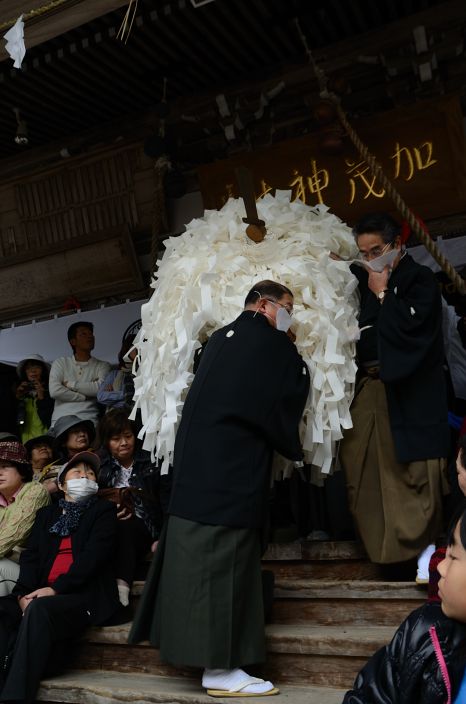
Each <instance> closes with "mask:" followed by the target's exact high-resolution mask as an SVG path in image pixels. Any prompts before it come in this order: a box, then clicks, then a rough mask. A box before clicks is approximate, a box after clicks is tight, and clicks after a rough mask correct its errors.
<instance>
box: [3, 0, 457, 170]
mask: <svg viewBox="0 0 466 704" xmlns="http://www.w3.org/2000/svg"><path fill="white" fill-rule="evenodd" d="M198 2H199V0H198ZM24 4H25V3H24V2H22V3H21V5H22V6H23V7H24ZM26 4H27V3H26ZM44 4H45V1H44V0H43V1H42V2H40V0H30V2H29V5H30V6H31V8H32V7H33V6H35V7H37V6H39V5H44ZM126 4H127V3H126ZM18 5H19V3H18V2H17V0H2V9H1V11H0V21H1V20H5V19H6V18H10V17H11V12H12V11H13V9H14V8H15V7H16V6H18ZM123 5H125V3H124V2H123V1H122V0H120V1H118V0H92V2H90V1H89V0H86V1H85V2H82V0H67V2H66V3H65V4H64V6H63V7H62V9H61V10H60V8H57V9H56V10H55V11H54V12H52V13H50V14H47V15H44V16H41V17H40V18H38V19H37V20H31V21H28V22H27V24H26V43H27V47H28V51H27V54H26V58H25V60H24V63H23V68H22V69H21V70H16V69H14V68H12V62H11V60H9V59H5V58H4V54H1V55H0V58H4V60H3V61H2V62H0V158H2V159H4V163H5V164H6V161H5V159H8V158H9V157H10V158H11V157H13V156H15V155H17V154H20V153H21V151H22V150H23V152H24V151H25V150H26V151H28V150H31V149H33V148H35V147H44V146H45V145H50V144H54V145H56V147H57V153H58V151H59V149H60V148H62V147H65V146H68V145H69V143H70V140H71V141H72V138H73V136H74V135H78V134H88V135H90V140H91V141H92V140H93V139H94V140H95V139H96V135H99V138H100V140H102V139H104V138H105V136H106V135H108V136H109V138H110V136H111V137H112V138H114V137H116V136H119V135H120V134H121V135H122V136H124V137H133V138H134V137H137V136H139V137H140V136H143V137H144V136H147V135H148V134H149V133H150V132H151V131H152V132H153V131H154V130H155V129H157V125H158V118H157V116H160V103H161V98H162V91H163V85H164V77H165V78H166V79H167V86H166V90H167V93H166V97H167V101H168V105H169V108H170V112H169V114H168V116H167V125H168V128H169V129H170V130H171V132H172V134H173V137H174V141H175V142H176V143H177V146H178V152H179V158H180V160H181V161H184V162H186V163H187V162H189V163H193V164H195V163H199V162H202V161H206V160H207V161H208V160H209V159H211V158H216V157H218V156H224V155H227V154H228V153H231V151H234V150H235V149H239V148H244V147H245V146H255V145H256V144H261V143H267V141H269V142H270V141H274V140H278V139H283V138H286V137H290V136H295V135H297V134H302V133H304V132H306V131H308V130H311V129H313V124H312V107H313V105H315V103H316V102H317V101H318V84H317V81H316V79H315V76H314V74H313V71H312V69H311V67H310V66H309V63H308V57H307V55H306V52H305V48H304V46H303V42H302V40H301V39H300V36H299V31H298V27H297V24H296V19H298V21H299V26H300V28H301V30H302V33H303V34H304V36H305V37H306V40H307V43H308V45H309V47H310V48H311V49H312V51H313V54H314V56H315V58H316V60H317V62H318V64H319V65H321V66H322V67H323V68H325V70H326V72H327V74H328V75H329V76H330V78H331V80H332V82H333V84H336V85H337V86H339V87H342V86H343V87H344V92H345V95H344V96H343V103H344V106H345V107H346V109H347V110H348V112H349V113H350V114H352V115H361V114H371V113H373V112H377V111H380V110H384V109H388V108H391V107H393V106H396V105H402V104H406V103H409V102H412V101H413V100H418V99H422V98H424V97H432V96H435V95H439V94H443V93H448V92H457V93H459V94H460V95H461V96H462V100H463V101H466V52H465V44H466V2H465V0H377V1H376V2H374V0H212V1H211V2H208V3H206V4H204V5H203V6H201V7H197V8H195V7H194V6H193V4H192V2H191V0H139V3H138V9H137V14H136V17H135V21H134V24H133V27H132V32H131V35H130V37H129V40H128V42H127V43H126V44H125V43H122V42H120V41H119V40H117V39H116V34H117V32H118V29H119V27H120V25H121V22H122V19H123V16H124V14H125V11H126V7H124V6H123ZM91 8H93V9H91ZM99 8H100V9H99ZM109 8H119V9H113V10H112V11H110V12H106V14H102V15H101V16H96V13H97V12H98V11H100V12H105V11H106V10H107V9H109ZM7 12H9V14H7V16H5V15H6V13H7ZM86 20H88V21H86ZM83 22H84V23H83ZM76 23H81V24H79V26H76ZM417 26H421V27H424V32H425V34H424V35H423V34H422V30H420V32H421V35H420V36H419V37H418V40H417V43H416V38H415V34H414V33H413V30H414V28H415V27H417ZM63 30H66V31H63ZM61 32H62V33H61ZM3 33H4V32H3ZM43 39H45V41H43ZM423 39H425V46H424V47H423V46H422V41H423ZM38 42H40V43H38ZM33 44H35V45H34V46H32V45H33ZM429 67H430V68H429ZM219 94H222V95H223V96H224V98H225V100H224V101H223V99H222V98H216V96H218V95H219ZM14 108H18V109H19V111H20V114H21V117H22V119H24V120H25V121H26V122H27V126H28V138H29V144H28V145H27V146H26V147H19V146H18V145H16V144H15V142H14V137H15V134H16V117H15V114H14ZM465 112H466V110H465ZM125 125H126V128H125ZM125 129H126V133H124V130H125ZM128 130H129V132H131V131H132V134H129V133H128ZM138 131H139V132H138ZM0 178H1V171H0Z"/></svg>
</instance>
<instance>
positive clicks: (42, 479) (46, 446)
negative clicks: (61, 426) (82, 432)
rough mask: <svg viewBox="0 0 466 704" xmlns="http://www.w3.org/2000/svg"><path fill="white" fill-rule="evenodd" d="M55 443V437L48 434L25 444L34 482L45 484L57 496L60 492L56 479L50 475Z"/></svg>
mask: <svg viewBox="0 0 466 704" xmlns="http://www.w3.org/2000/svg"><path fill="white" fill-rule="evenodd" d="M53 442H54V440H53V437H52V436H51V435H48V434H46V435H39V436H38V437H37V438H32V439H31V440H28V441H27V442H25V443H24V447H25V448H26V452H27V456H28V460H29V462H30V463H31V468H32V479H33V481H35V482H39V483H40V484H43V486H44V487H45V488H46V489H47V491H48V492H49V493H50V494H55V493H56V492H57V491H58V486H57V482H56V479H52V478H51V477H50V475H49V473H50V470H51V462H52V457H53ZM55 476H56V475H55Z"/></svg>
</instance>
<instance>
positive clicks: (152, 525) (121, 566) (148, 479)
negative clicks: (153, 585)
mask: <svg viewBox="0 0 466 704" xmlns="http://www.w3.org/2000/svg"><path fill="white" fill-rule="evenodd" d="M99 439H100V442H101V444H102V447H101V448H100V449H99V455H100V457H101V467H100V474H99V486H100V488H101V492H105V490H107V491H108V494H109V495H110V496H111V497H112V500H114V501H116V502H117V503H118V502H121V503H120V505H119V506H118V518H119V520H118V543H117V550H116V555H115V560H116V573H117V578H118V591H119V595H120V601H121V603H122V604H123V606H127V605H128V601H129V591H130V587H131V584H132V582H133V579H134V575H135V572H136V567H137V564H138V561H139V560H141V558H142V557H144V555H145V554H146V553H147V552H148V551H149V548H150V547H151V545H153V544H154V543H155V542H156V541H157V540H158V538H159V535H160V531H161V529H162V523H163V519H164V515H165V512H166V509H167V506H168V499H169V494H170V478H169V477H168V476H167V475H164V476H161V475H160V470H159V468H158V467H157V465H156V464H154V463H153V462H152V461H151V458H150V454H149V452H146V451H145V450H141V449H138V448H137V447H136V437H135V433H134V426H133V423H132V422H131V421H130V420H129V419H128V416H127V415H126V413H125V411H124V410H123V409H113V410H111V411H109V412H108V413H106V414H105V416H104V417H103V418H102V420H101V421H100V425H99ZM103 495H105V493H104V494H103Z"/></svg>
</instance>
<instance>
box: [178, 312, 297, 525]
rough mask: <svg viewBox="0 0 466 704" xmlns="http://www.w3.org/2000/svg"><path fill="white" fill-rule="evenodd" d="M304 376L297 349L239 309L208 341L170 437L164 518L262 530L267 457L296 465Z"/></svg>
mask: <svg viewBox="0 0 466 704" xmlns="http://www.w3.org/2000/svg"><path fill="white" fill-rule="evenodd" d="M308 391H309V372H308V369H307V367H306V365H305V364H304V362H303V360H302V358H301V357H300V355H299V354H298V352H297V350H296V347H295V345H294V344H293V343H292V342H291V340H290V339H289V338H288V336H287V335H286V334H285V333H284V332H280V331H278V330H276V329H275V328H274V327H272V326H271V325H270V324H269V323H268V321H267V319H266V318H265V317H264V316H263V315H261V314H257V315H254V312H253V311H244V312H243V313H242V314H241V315H240V316H239V317H238V318H237V319H236V320H235V321H234V322H233V323H231V324H230V325H227V326H226V327H224V328H222V329H221V330H218V331H216V332H215V333H214V334H213V335H212V337H211V339H210V340H209V342H208V344H207V346H206V348H205V350H204V352H203V353H202V355H201V361H200V364H199V367H198V370H197V372H196V376H195V378H194V380H193V383H192V385H191V388H190V390H189V393H188V395H187V397H186V401H185V404H184V408H183V414H182V418H181V423H180V427H179V429H178V433H177V436H176V442H175V452H174V472H173V483H172V493H171V501H170V505H169V510H168V512H169V513H170V514H172V515H175V516H179V517H181V518H186V519H188V520H191V521H196V522H198V523H206V524H209V525H223V526H230V527H236V528H247V527H260V526H261V525H262V522H263V518H264V510H265V506H266V501H267V494H268V485H269V481H270V468H271V461H272V455H273V451H274V450H276V451H277V452H279V453H280V454H281V455H283V456H284V457H287V458H289V459H291V460H300V459H302V456H303V455H302V449H301V443H300V439H299V422H300V420H301V416H302V413H303V410H304V405H305V402H306V398H307V395H308Z"/></svg>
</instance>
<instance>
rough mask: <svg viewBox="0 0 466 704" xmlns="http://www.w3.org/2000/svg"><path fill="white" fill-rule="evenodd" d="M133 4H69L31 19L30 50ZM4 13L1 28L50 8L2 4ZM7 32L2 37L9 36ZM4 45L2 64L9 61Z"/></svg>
mask: <svg viewBox="0 0 466 704" xmlns="http://www.w3.org/2000/svg"><path fill="white" fill-rule="evenodd" d="M128 2H129V0H92V2H89V0H67V2H65V3H64V5H60V6H59V7H57V8H56V10H52V11H50V12H47V13H46V14H44V15H40V16H39V17H37V18H35V19H30V20H28V21H27V22H26V24H25V32H24V34H25V43H26V49H30V48H31V47H33V46H36V45H37V44H42V43H43V42H46V41H48V40H49V39H54V38H55V37H58V36H59V35H60V34H64V33H65V32H69V31H70V30H72V29H75V28H76V27H79V26H80V25H82V24H86V22H91V21H92V20H95V19H96V18H97V17H101V16H102V15H106V14H107V13H108V12H113V11H114V10H118V8H120V7H123V6H124V5H128ZM0 4H1V9H0V24H3V22H7V21H9V20H13V19H16V18H18V17H19V16H20V15H21V14H22V13H23V14H26V13H27V12H29V11H30V10H37V9H38V8H40V7H44V6H45V5H46V4H47V0H2V2H1V3H0ZM6 31H7V30H4V31H3V32H2V34H5V32H6ZM8 58H9V57H8V54H7V53H6V51H5V49H4V46H3V42H2V46H1V48H0V61H4V60H5V59H8Z"/></svg>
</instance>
